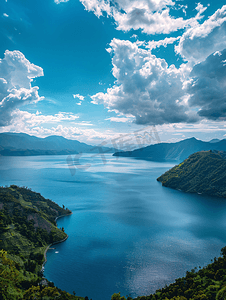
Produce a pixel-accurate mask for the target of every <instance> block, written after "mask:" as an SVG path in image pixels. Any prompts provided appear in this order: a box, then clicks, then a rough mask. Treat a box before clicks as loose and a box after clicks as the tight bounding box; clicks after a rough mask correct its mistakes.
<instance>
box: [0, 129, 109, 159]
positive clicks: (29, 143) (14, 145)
mask: <svg viewBox="0 0 226 300" xmlns="http://www.w3.org/2000/svg"><path fill="white" fill-rule="evenodd" d="M101 148H102V150H103V151H104V152H107V153H110V152H114V149H111V148H107V147H101ZM98 152H99V149H98V147H95V146H91V145H87V144H85V143H80V142H79V141H76V140H68V139H65V138H64V137H62V136H55V135H54V136H49V137H46V138H38V137H36V136H30V135H28V134H25V133H10V132H7V133H0V155H3V156H13V155H18V156H21V155H24V156H26V155H68V154H77V153H98Z"/></svg>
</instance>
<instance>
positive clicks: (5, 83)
mask: <svg viewBox="0 0 226 300" xmlns="http://www.w3.org/2000/svg"><path fill="white" fill-rule="evenodd" d="M39 76H43V70H42V68H40V67H38V66H36V65H34V64H32V63H30V62H29V61H28V60H27V59H26V58H25V56H24V55H23V54H22V53H21V52H20V51H8V50H6V51H5V55H4V58H3V59H0V126H5V125H9V124H10V122H11V120H12V114H13V112H14V111H15V110H16V109H17V108H18V107H19V106H21V105H24V104H29V103H35V102H38V101H40V100H42V99H43V97H40V96H39V95H38V89H39V88H38V87H37V86H35V87H32V86H31V82H32V81H33V78H36V77H39Z"/></svg>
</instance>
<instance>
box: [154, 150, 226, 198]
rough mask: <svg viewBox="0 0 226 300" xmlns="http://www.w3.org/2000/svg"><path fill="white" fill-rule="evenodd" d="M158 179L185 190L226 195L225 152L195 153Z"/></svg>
mask: <svg viewBox="0 0 226 300" xmlns="http://www.w3.org/2000/svg"><path fill="white" fill-rule="evenodd" d="M157 180H158V181H160V182H162V185H163V186H166V187H170V188H173V189H178V190H182V191H184V192H191V193H202V194H207V195H211V196H218V197H226V158H225V152H217V151H201V152H197V153H194V154H192V155H190V156H189V158H188V159H186V160H184V161H183V162H182V163H181V164H179V165H177V166H175V167H173V168H172V169H170V170H169V171H167V172H166V173H165V174H163V175H162V176H160V177H159V178H158V179H157Z"/></svg>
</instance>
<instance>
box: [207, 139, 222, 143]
mask: <svg viewBox="0 0 226 300" xmlns="http://www.w3.org/2000/svg"><path fill="white" fill-rule="evenodd" d="M218 142H220V140H219V139H212V140H210V141H209V143H218Z"/></svg>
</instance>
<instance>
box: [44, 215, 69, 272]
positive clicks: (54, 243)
mask: <svg viewBox="0 0 226 300" xmlns="http://www.w3.org/2000/svg"><path fill="white" fill-rule="evenodd" d="M70 215H72V212H71V213H69V214H66V215H61V216H58V217H56V218H55V221H57V219H59V218H62V217H66V216H70ZM66 235H67V236H66V237H65V238H64V239H62V240H60V241H57V242H53V243H51V244H49V245H48V246H47V247H46V249H45V251H44V253H43V255H44V258H45V261H44V262H43V263H42V268H41V270H42V271H43V270H44V266H45V264H46V262H47V257H46V253H47V251H48V250H49V248H50V247H51V246H52V245H56V244H60V243H63V242H64V241H66V240H67V239H68V234H67V233H66ZM43 277H44V276H43Z"/></svg>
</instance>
